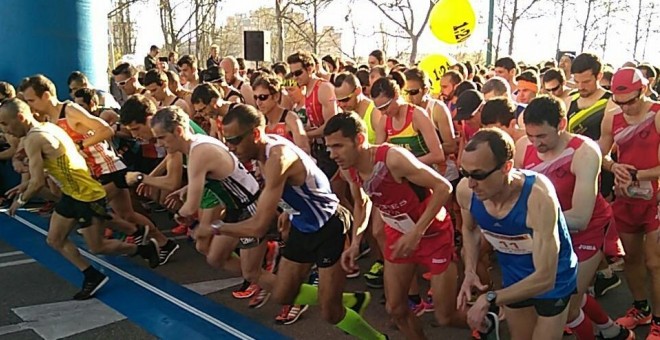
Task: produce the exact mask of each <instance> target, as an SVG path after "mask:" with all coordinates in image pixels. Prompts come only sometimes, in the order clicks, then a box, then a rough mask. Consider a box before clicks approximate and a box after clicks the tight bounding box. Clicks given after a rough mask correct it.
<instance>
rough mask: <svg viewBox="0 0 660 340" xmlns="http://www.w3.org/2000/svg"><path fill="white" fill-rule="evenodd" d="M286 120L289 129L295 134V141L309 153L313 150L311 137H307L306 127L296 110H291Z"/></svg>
mask: <svg viewBox="0 0 660 340" xmlns="http://www.w3.org/2000/svg"><path fill="white" fill-rule="evenodd" d="M284 120H285V121H286V127H287V129H288V130H289V132H291V135H292V136H293V142H294V143H295V144H296V145H297V146H298V147H299V148H301V149H302V150H303V151H305V152H306V153H307V154H308V155H309V154H310V152H311V150H310V147H309V139H307V132H305V127H304V126H303V123H302V121H301V120H300V117H298V115H297V114H295V112H293V111H289V113H288V114H287V115H286V118H285V119H284Z"/></svg>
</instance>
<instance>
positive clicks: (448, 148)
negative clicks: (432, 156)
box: [442, 143, 458, 155]
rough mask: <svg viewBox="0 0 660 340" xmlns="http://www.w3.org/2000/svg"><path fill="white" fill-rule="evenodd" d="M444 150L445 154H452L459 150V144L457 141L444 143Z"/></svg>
mask: <svg viewBox="0 0 660 340" xmlns="http://www.w3.org/2000/svg"><path fill="white" fill-rule="evenodd" d="M442 150H443V151H444V152H445V155H450V154H453V153H456V151H458V145H456V143H445V144H443V145H442Z"/></svg>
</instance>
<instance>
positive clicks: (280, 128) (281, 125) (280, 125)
mask: <svg viewBox="0 0 660 340" xmlns="http://www.w3.org/2000/svg"><path fill="white" fill-rule="evenodd" d="M287 114H289V110H287V109H284V110H283V111H282V116H280V120H279V122H277V124H275V126H274V127H270V122H266V128H265V130H266V133H269V134H272V135H278V136H282V137H284V138H286V139H288V140H290V141H293V137H292V136H291V133H289V132H288V131H286V115H287Z"/></svg>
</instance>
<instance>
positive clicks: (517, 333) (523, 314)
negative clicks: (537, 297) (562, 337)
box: [504, 307, 564, 340]
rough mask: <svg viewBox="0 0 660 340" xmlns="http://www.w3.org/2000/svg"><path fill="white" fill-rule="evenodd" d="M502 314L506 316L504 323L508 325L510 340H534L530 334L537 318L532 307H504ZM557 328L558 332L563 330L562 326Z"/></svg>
mask: <svg viewBox="0 0 660 340" xmlns="http://www.w3.org/2000/svg"><path fill="white" fill-rule="evenodd" d="M504 314H505V315H506V323H507V325H509V333H511V340H529V339H534V338H533V337H532V334H534V327H535V326H536V321H537V317H538V316H537V314H536V311H535V310H534V307H525V308H510V307H504ZM558 327H559V328H558V329H559V330H560V332H561V331H562V330H563V329H564V325H563V324H562V325H559V326H558Z"/></svg>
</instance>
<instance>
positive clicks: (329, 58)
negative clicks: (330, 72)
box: [321, 54, 338, 70]
mask: <svg viewBox="0 0 660 340" xmlns="http://www.w3.org/2000/svg"><path fill="white" fill-rule="evenodd" d="M321 60H322V61H325V62H326V63H328V64H330V66H332V67H333V68H334V69H335V70H337V69H338V59H337V58H335V57H333V56H331V55H329V54H328V55H325V56H323V58H321Z"/></svg>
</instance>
